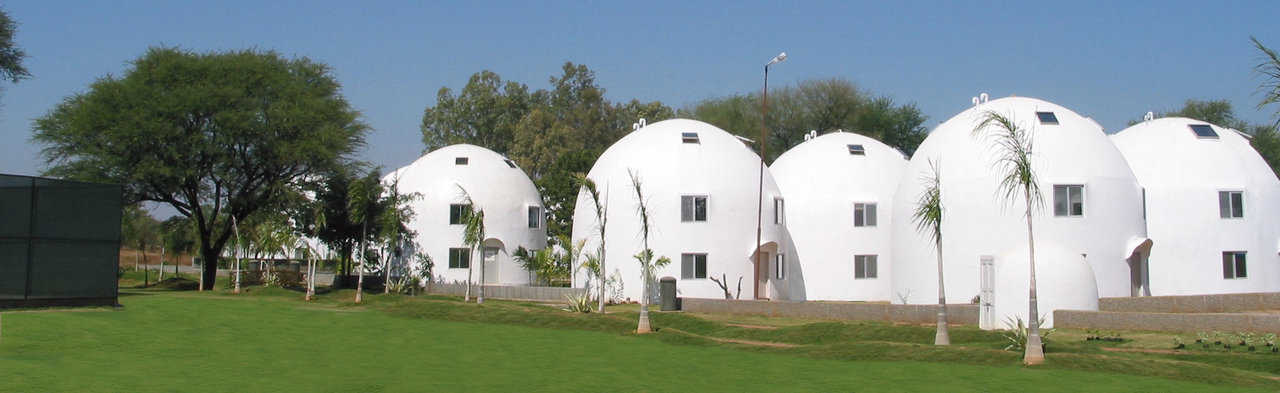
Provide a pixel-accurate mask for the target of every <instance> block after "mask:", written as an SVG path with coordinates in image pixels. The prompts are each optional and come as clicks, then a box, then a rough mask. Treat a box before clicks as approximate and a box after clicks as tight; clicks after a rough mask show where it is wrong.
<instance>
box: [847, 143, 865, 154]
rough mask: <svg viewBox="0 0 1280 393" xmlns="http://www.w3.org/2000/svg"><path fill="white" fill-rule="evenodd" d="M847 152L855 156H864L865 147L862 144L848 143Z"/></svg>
mask: <svg viewBox="0 0 1280 393" xmlns="http://www.w3.org/2000/svg"><path fill="white" fill-rule="evenodd" d="M849 154H852V155H855V156H865V155H867V149H864V148H863V147H862V145H849Z"/></svg>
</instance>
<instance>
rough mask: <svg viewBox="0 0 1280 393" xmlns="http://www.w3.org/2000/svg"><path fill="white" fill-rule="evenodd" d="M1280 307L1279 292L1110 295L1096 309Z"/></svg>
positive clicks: (1240, 309) (1176, 310)
mask: <svg viewBox="0 0 1280 393" xmlns="http://www.w3.org/2000/svg"><path fill="white" fill-rule="evenodd" d="M1259 310H1280V292H1261V293H1236V294H1227V295H1193V296H1143V297H1109V298H1102V299H1098V311H1115V312H1146V313H1235V312H1245V311H1259Z"/></svg>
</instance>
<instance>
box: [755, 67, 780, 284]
mask: <svg viewBox="0 0 1280 393" xmlns="http://www.w3.org/2000/svg"><path fill="white" fill-rule="evenodd" d="M785 60H787V52H782V53H779V54H778V55H777V56H774V57H773V59H771V60H769V62H768V63H765V65H764V93H762V94H761V95H760V139H759V140H758V141H759V142H758V143H759V145H758V146H760V185H759V188H758V189H757V190H756V195H757V198H756V249H755V253H756V255H755V257H756V264H755V266H754V267H753V268H754V270H755V276H756V279H755V283H753V287H754V288H755V293H754V294H752V295H753V296H754V297H755V298H756V299H759V298H760V228H761V226H762V224H763V223H764V222H763V219H764V156H765V154H767V153H768V151H769V150H768V148H767V146H768V141H769V139H768V137H769V135H768V129H769V127H768V125H767V124H768V117H769V66H771V65H774V64H778V63H781V62H783V61H785ZM766 274H768V273H766Z"/></svg>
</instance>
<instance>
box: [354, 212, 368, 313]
mask: <svg viewBox="0 0 1280 393" xmlns="http://www.w3.org/2000/svg"><path fill="white" fill-rule="evenodd" d="M364 221H365V222H364V223H362V224H361V225H360V255H359V258H360V264H359V265H356V270H357V271H358V272H359V274H360V276H359V277H356V303H357V304H358V303H360V302H361V301H362V300H364V252H365V237H366V236H368V233H369V220H368V219H366V220H364Z"/></svg>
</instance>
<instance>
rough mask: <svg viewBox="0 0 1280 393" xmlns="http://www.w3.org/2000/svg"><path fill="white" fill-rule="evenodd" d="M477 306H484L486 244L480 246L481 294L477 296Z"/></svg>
mask: <svg viewBox="0 0 1280 393" xmlns="http://www.w3.org/2000/svg"><path fill="white" fill-rule="evenodd" d="M476 304H484V244H481V245H480V292H479V293H478V294H477V295H476Z"/></svg>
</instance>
